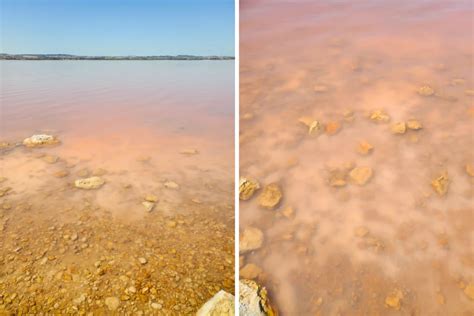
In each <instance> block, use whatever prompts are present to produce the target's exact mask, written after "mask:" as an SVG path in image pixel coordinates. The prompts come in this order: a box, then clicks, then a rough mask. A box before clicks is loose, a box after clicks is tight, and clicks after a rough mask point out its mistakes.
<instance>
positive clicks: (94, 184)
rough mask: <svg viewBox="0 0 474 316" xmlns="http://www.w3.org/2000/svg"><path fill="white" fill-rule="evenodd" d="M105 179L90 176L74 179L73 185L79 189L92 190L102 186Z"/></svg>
mask: <svg viewBox="0 0 474 316" xmlns="http://www.w3.org/2000/svg"><path fill="white" fill-rule="evenodd" d="M104 183H105V180H104V179H102V178H100V177H90V178H84V179H78V180H76V181H74V186H75V187H76V188H79V189H85V190H93V189H98V188H100V187H101V186H103V185H104Z"/></svg>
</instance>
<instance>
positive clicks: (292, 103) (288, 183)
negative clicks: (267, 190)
mask: <svg viewBox="0 0 474 316" xmlns="http://www.w3.org/2000/svg"><path fill="white" fill-rule="evenodd" d="M240 17H241V21H240V25H241V28H240V39H241V43H240V56H241V60H240V65H241V69H240V90H241V91H240V100H241V104H240V117H241V121H240V124H241V125H240V133H241V134H240V146H241V147H240V168H241V169H240V170H241V175H242V176H245V177H247V178H254V179H256V180H258V181H259V182H260V185H261V186H262V187H264V186H265V185H267V184H269V183H277V184H278V185H279V186H280V187H281V190H282V193H283V199H282V201H281V202H280V204H279V205H278V207H277V208H276V210H266V209H263V208H261V207H259V205H258V195H259V194H260V192H261V190H262V189H260V192H257V193H256V196H257V197H254V198H252V199H251V200H249V201H241V203H240V227H241V229H245V228H246V227H250V226H252V227H257V228H259V229H260V230H262V231H263V233H264V237H265V240H264V244H263V246H262V248H260V249H258V250H256V251H253V252H251V253H249V254H245V255H244V258H243V261H244V264H247V263H254V264H256V265H258V266H259V267H260V268H261V269H262V273H260V274H259V275H258V277H257V281H259V282H260V283H262V284H263V285H265V286H266V287H267V288H268V289H269V292H270V297H271V298H272V299H273V302H274V304H275V305H276V307H277V309H278V310H279V311H280V313H281V314H282V315H473V314H474V303H473V298H472V292H470V290H471V289H473V286H474V285H473V283H474V230H473V226H472V223H473V220H474V213H473V212H474V200H473V194H474V186H473V183H474V182H473V178H472V175H470V174H469V173H468V172H467V171H466V166H467V165H469V166H472V164H473V163H474V151H473V148H474V136H473V135H474V134H473V132H474V121H473V119H474V104H473V94H474V91H473V89H474V77H473V61H474V56H473V53H474V52H473V36H474V34H473V7H472V2H470V1H383V2H382V1H380V2H378V1H356V2H353V1H351V2H350V1H338V2H335V1H298V4H296V3H295V2H289V1H243V2H241V11H240ZM425 85H428V86H430V87H431V88H432V89H433V90H434V93H433V95H431V96H422V95H420V94H419V93H418V90H419V89H420V88H421V87H423V86H425ZM315 86H319V88H318V89H316V90H318V91H316V90H315ZM321 86H323V87H324V88H325V89H323V90H324V91H321V90H322V89H321V88H320V87H321ZM377 109H380V110H383V111H384V112H386V113H387V114H388V115H389V116H390V122H388V123H374V122H372V121H371V120H370V119H369V118H368V117H369V115H370V113H372V111H374V110H377ZM349 113H353V114H349ZM303 116H307V117H310V118H312V119H314V120H318V121H319V122H320V123H321V124H322V125H323V128H322V130H321V131H320V132H319V133H315V134H313V135H308V128H307V127H306V126H304V125H303V124H301V123H300V122H299V121H298V120H299V118H301V117H303ZM410 119H417V120H418V121H420V122H421V123H422V125H423V129H421V130H418V131H414V130H408V131H407V132H406V133H405V134H402V135H394V134H393V133H392V132H391V125H392V124H393V123H395V122H405V121H407V120H410ZM331 121H336V122H339V123H340V124H341V129H340V130H339V131H338V132H337V133H336V134H334V135H329V134H328V133H325V132H324V125H325V124H327V123H329V122H331ZM360 141H367V142H369V143H370V144H371V145H373V147H374V149H373V151H372V152H371V153H370V154H369V155H360V154H359V153H358V152H357V146H358V143H359V142H360ZM350 163H352V164H353V166H359V167H370V168H372V170H373V177H372V178H371V179H370V180H369V181H368V183H367V184H365V185H363V186H357V185H354V184H351V183H347V184H346V185H345V186H343V187H333V186H331V185H330V184H329V182H328V181H329V180H330V179H329V178H330V175H331V171H330V170H331V169H333V168H340V167H341V166H343V165H344V164H350ZM445 171H446V172H447V173H448V175H449V179H450V184H449V189H448V192H447V193H446V194H445V195H444V196H439V195H438V194H437V193H436V192H435V191H434V190H433V188H432V186H431V181H432V180H433V179H435V178H437V177H438V176H439V175H440V174H442V173H443V172H445ZM286 207H292V208H293V209H294V212H295V214H294V216H293V217H290V218H286V217H284V216H281V211H282V210H284V209H285V208H286ZM361 227H363V228H364V229H365V231H366V233H365V234H364V236H362V237H360V236H359V235H358V234H357V229H358V228H361ZM393 293H401V295H400V298H399V299H398V302H397V303H394V304H393V306H390V304H388V303H387V301H390V300H391V298H392V296H393V295H392V294H393ZM468 293H471V294H468ZM470 295H471V296H470ZM395 296H396V295H395ZM395 301H396V300H395ZM392 302H393V301H392ZM397 305H398V306H397Z"/></svg>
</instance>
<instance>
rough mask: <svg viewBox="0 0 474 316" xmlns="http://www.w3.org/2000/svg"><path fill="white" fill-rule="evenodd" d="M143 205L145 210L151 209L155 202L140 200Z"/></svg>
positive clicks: (149, 210)
mask: <svg viewBox="0 0 474 316" xmlns="http://www.w3.org/2000/svg"><path fill="white" fill-rule="evenodd" d="M142 205H143V207H145V210H146V211H147V212H151V211H153V208H154V207H155V203H153V202H149V201H144V202H142Z"/></svg>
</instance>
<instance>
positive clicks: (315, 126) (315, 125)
mask: <svg viewBox="0 0 474 316" xmlns="http://www.w3.org/2000/svg"><path fill="white" fill-rule="evenodd" d="M298 121H299V122H300V123H302V124H304V125H306V126H307V127H308V134H310V135H311V134H312V133H313V132H317V131H319V129H320V128H321V125H320V124H319V122H318V121H316V120H314V119H312V118H310V117H307V116H304V117H300V118H299V119H298Z"/></svg>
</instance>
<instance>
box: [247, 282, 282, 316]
mask: <svg viewBox="0 0 474 316" xmlns="http://www.w3.org/2000/svg"><path fill="white" fill-rule="evenodd" d="M239 288H240V289H239V292H240V293H239V316H274V315H275V314H276V313H275V311H274V310H273V308H272V307H271V306H270V303H269V301H268V298H267V290H266V289H265V288H264V287H262V286H259V285H258V284H257V283H256V282H255V281H252V280H240V282H239Z"/></svg>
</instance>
